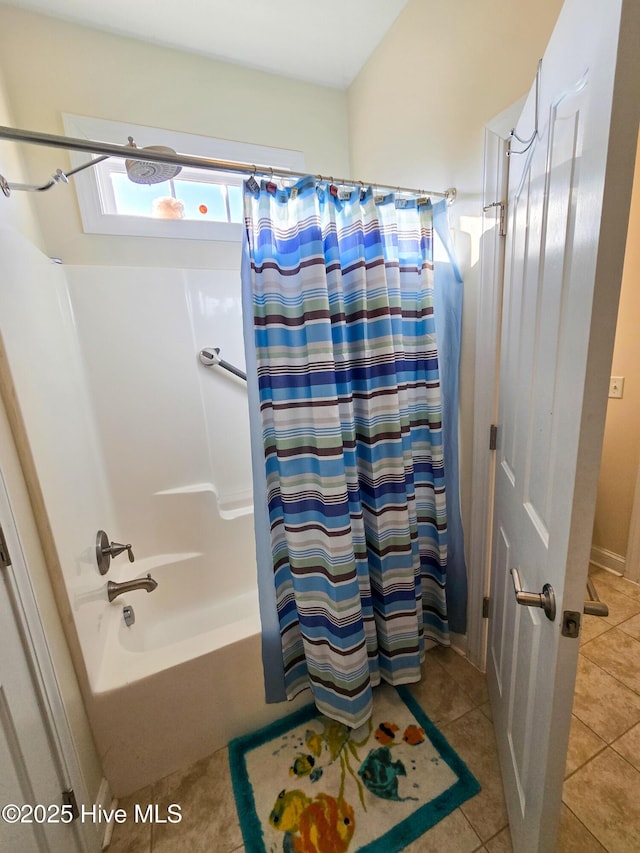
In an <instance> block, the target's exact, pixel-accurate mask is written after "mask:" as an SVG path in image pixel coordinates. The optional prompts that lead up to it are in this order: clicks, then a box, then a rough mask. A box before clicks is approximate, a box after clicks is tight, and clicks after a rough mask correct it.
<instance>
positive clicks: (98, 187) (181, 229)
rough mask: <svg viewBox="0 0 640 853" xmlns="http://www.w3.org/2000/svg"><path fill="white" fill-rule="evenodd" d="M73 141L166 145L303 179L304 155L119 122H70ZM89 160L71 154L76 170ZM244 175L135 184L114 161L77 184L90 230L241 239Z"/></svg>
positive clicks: (191, 173) (190, 172) (202, 173)
mask: <svg viewBox="0 0 640 853" xmlns="http://www.w3.org/2000/svg"><path fill="white" fill-rule="evenodd" d="M64 126H65V132H66V133H67V135H68V136H74V137H80V138H85V139H94V140H96V141H102V142H110V143H114V144H116V145H126V143H127V139H128V137H129V136H132V137H133V138H134V140H135V142H136V145H137V146H138V147H139V148H143V147H145V146H146V145H167V146H169V147H171V148H173V149H174V150H175V151H178V152H179V153H181V154H190V155H193V156H196V157H209V158H212V159H220V160H227V161H229V160H230V161H237V162H240V163H258V164H261V165H269V166H276V167H283V168H286V169H291V170H292V171H296V172H304V168H305V166H304V157H303V155H302V154H301V152H299V151H287V150H285V149H282V148H266V147H264V146H259V145H251V144H249V143H244V142H232V141H229V140H224V139H213V138H210V137H206V136H194V135H192V134H186V133H178V132H174V131H167V130H154V129H153V128H149V127H142V126H139V125H129V124H127V125H125V124H122V123H120V122H111V121H104V120H100V119H91V118H84V117H82V116H72V115H65V116H64ZM90 157H91V155H88V154H83V153H81V152H71V162H72V165H73V166H74V167H75V166H79V165H81V164H82V163H86V162H87V160H89V159H90ZM244 178H245V175H243V174H242V173H237V174H235V173H231V172H212V171H208V170H204V169H191V168H186V167H185V168H183V169H182V170H181V171H180V173H179V174H178V175H176V176H175V177H174V178H173V179H172V180H169V181H165V182H163V183H158V184H136V183H133V182H132V181H130V180H129V178H128V177H127V172H126V168H125V163H124V160H121V159H120V158H117V157H110V158H108V159H106V160H103V161H102V162H101V163H99V164H97V165H96V166H94V167H92V168H91V169H86V170H84V171H83V172H79V173H78V174H77V175H76V176H75V177H74V181H75V186H76V191H77V194H78V203H79V205H80V213H81V216H82V224H83V228H84V231H85V232H86V233H88V234H119V235H123V236H124V235H132V236H141V237H178V238H183V239H194V240H228V241H235V240H240V239H241V236H242V182H243V180H244Z"/></svg>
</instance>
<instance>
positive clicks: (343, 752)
mask: <svg viewBox="0 0 640 853" xmlns="http://www.w3.org/2000/svg"><path fill="white" fill-rule="evenodd" d="M317 722H318V723H319V724H320V725H321V726H322V729H321V730H320V731H318V730H317V729H312V728H309V729H307V731H306V732H305V736H304V742H305V744H306V746H307V749H308V750H309V752H310V753H311V754H310V755H308V756H307V759H313V760H314V764H313V765H312V767H310V771H309V774H308V775H309V779H310V781H311V782H317V781H318V780H319V779H320V778H321V777H322V774H323V766H324V767H327V766H329V765H331V764H333V763H334V762H337V763H338V764H339V766H340V794H339V797H338V799H340V798H341V797H342V795H343V793H344V785H345V780H346V776H347V773H348V774H349V775H350V776H351V777H352V778H353V780H354V781H355V783H356V785H357V786H358V796H359V797H360V802H361V803H362V807H363V808H364V809H365V811H366V806H365V804H364V789H363V787H362V784H361V783H360V780H359V779H358V777H357V775H356V773H355V771H354V769H353V767H352V766H351V762H350V756H352V757H353V758H355V760H356V761H357V762H358V763H360V756H359V755H358V752H357V747H359V746H364V745H365V744H366V742H367V741H368V740H369V737H370V736H371V731H372V728H373V724H372V722H371V719H369V720H368V722H367V726H366V731H364V733H363V738H362V740H359V741H356V740H353V739H352V737H351V735H352V730H351V729H350V728H349V727H348V726H345V725H344V724H343V723H339V722H337V721H336V720H331V719H329V718H327V717H319V718H318V719H317ZM301 756H302V753H298V755H297V759H298V758H300V757H301ZM327 758H328V761H326V763H325V760H326V759H327ZM297 759H296V760H297ZM309 763H310V762H309ZM294 765H295V762H294ZM293 769H294V768H291V770H293ZM297 769H298V770H301V769H303V765H302V763H301V764H300V765H297ZM291 770H290V773H291ZM294 775H298V776H300V775H302V774H301V773H295V772H294Z"/></svg>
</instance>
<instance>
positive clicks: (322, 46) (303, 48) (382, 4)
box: [4, 0, 408, 89]
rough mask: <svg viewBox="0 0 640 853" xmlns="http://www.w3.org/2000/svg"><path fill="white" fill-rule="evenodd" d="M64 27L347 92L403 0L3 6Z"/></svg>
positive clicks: (36, 0)
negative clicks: (121, 37)
mask: <svg viewBox="0 0 640 853" xmlns="http://www.w3.org/2000/svg"><path fill="white" fill-rule="evenodd" d="M4 2H5V3H7V4H8V5H11V6H19V7H21V8H23V9H29V10H32V11H35V12H40V13H42V14H45V15H51V16H53V17H56V18H61V19H63V20H66V21H72V22H74V23H78V24H83V25H86V26H89V27H94V28H96V29H100V30H106V31H107V32H112V33H117V34H119V35H124V36H131V37H133V38H138V39H142V40H144V41H148V42H152V43H154V44H159V45H164V46H167V47H174V48H178V49H181V50H186V51H190V52H193V53H198V54H202V55H204V56H209V57H212V58H215V59H222V60H225V61H229V62H235V63H239V64H241V65H248V66H250V67H252V68H259V69H261V70H263V71H271V72H273V73H276V74H283V75H285V76H287V77H295V78H298V79H300V80H306V81H308V82H312V83H321V84H323V85H325V86H333V87H337V88H341V89H344V88H346V87H347V86H348V85H349V84H350V83H351V82H352V80H353V79H354V77H355V76H356V75H357V73H358V71H359V70H360V69H361V68H362V66H363V65H364V63H365V62H366V60H367V58H368V57H369V55H370V54H371V53H372V51H373V50H374V48H375V47H376V45H378V44H379V42H380V41H381V40H382V38H383V37H384V35H385V33H386V32H387V30H388V29H389V27H390V26H391V25H392V23H393V22H394V20H395V19H396V18H397V16H398V15H399V13H400V12H401V11H402V8H403V7H404V6H405V5H406V3H407V2H408V0H179V2H177V3H176V4H175V5H173V3H169V2H166V0H165V2H162V0H160V2H159V0H4Z"/></svg>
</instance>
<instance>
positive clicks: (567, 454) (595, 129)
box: [488, 0, 640, 853]
mask: <svg viewBox="0 0 640 853" xmlns="http://www.w3.org/2000/svg"><path fill="white" fill-rule="evenodd" d="M633 5H634V6H635V8H634V9H632V8H631V6H632V4H627V3H626V2H624V0H614V2H612V3H607V4H602V3H600V2H598V0H567V2H566V3H565V6H564V8H563V10H562V13H561V15H560V18H559V21H558V25H557V27H556V29H555V31H554V34H553V36H552V39H551V42H550V44H549V47H548V49H547V51H546V53H545V56H544V58H543V60H542V63H541V69H540V77H539V79H538V81H537V86H536V85H534V87H533V89H532V92H531V94H530V96H529V98H528V100H527V102H526V104H525V108H524V111H523V114H522V117H521V119H520V121H519V122H518V126H517V128H516V136H515V137H514V140H513V142H512V154H511V161H510V171H509V200H508V214H509V216H508V231H507V238H506V239H507V245H506V258H505V276H504V302H503V320H502V342H501V364H500V390H499V399H500V402H499V419H498V436H499V442H498V457H497V465H496V478H495V501H494V528H493V531H494V532H493V555H492V568H491V573H492V575H491V577H492V590H491V599H492V608H491V611H492V612H491V625H490V632H489V656H488V678H489V687H490V694H491V699H492V705H493V710H494V720H495V726H496V737H497V740H498V749H499V753H500V759H501V767H502V772H503V780H504V783H505V795H506V799H507V807H508V811H509V819H510V823H511V831H512V836H513V840H514V849H516V850H518V853H528V851H551V850H553V849H554V836H555V828H556V825H557V819H558V815H559V809H560V800H561V792H562V780H563V770H564V757H565V755H566V747H567V741H568V732H569V722H570V716H571V704H572V696H573V688H574V683H575V673H576V664H577V655H578V640H577V639H572V638H567V637H563V636H562V634H561V623H562V611H563V609H567V610H575V611H578V610H579V611H581V610H582V604H583V600H584V589H585V582H586V575H587V569H588V554H589V549H590V543H591V530H592V526H593V513H594V508H595V494H596V485H597V473H598V464H599V463H598V460H599V455H600V449H601V444H602V432H603V428H604V415H605V411H606V401H607V396H606V376H607V375H608V370H609V366H610V362H611V352H612V346H613V336H614V331H615V321H616V313H617V299H618V294H619V287H620V277H621V273H622V258H623V255H624V246H625V237H626V231H627V220H628V203H629V198H630V189H631V182H632V177H633V166H634V157H633V154H634V153H635V148H636V140H637V132H638V93H637V92H636V93H635V94H634V93H633V92H631V90H629V89H628V87H627V84H626V82H625V81H626V80H627V79H638V74H640V69H639V68H638V60H637V50H635V49H629V48H630V47H631V45H633V44H637V43H638V41H639V40H640V20H639V18H640V15H639V13H638V4H637V3H636V4H633ZM623 14H624V15H625V22H626V23H625V26H623V27H620V21H621V16H622V15H623ZM619 38H620V42H621V43H622V49H621V50H620V54H619V58H618V73H617V76H616V57H617V56H618V41H619ZM633 75H635V77H634V76H633ZM621 113H624V114H625V115H626V116H627V119H628V123H627V124H624V125H623V124H620V123H619V122H618V121H617V116H618V114H621ZM612 117H613V118H612ZM612 122H613V124H612ZM614 125H615V131H614V130H610V128H611V127H613V126H614ZM533 131H535V132H533ZM610 132H611V133H612V138H613V139H614V140H615V145H616V152H615V153H613V152H611V154H610V152H609V136H610ZM519 139H520V140H526V141H525V142H520V141H518V140H519ZM621 152H624V156H622V154H621ZM612 193H615V194H617V204H613V203H608V200H609V199H610V198H611V194H612ZM514 567H517V568H518V569H519V572H520V577H521V580H522V584H523V588H524V589H525V590H527V591H530V592H534V593H541V592H542V588H543V585H544V584H545V583H551V584H552V586H553V588H554V591H555V594H556V597H557V605H558V607H557V609H558V615H557V616H556V619H555V621H551V620H550V619H548V618H547V616H546V615H545V613H544V611H543V610H541V609H534V608H529V607H523V606H520V605H518V604H517V603H516V599H515V595H514V589H513V583H512V579H511V574H510V570H511V569H512V568H514Z"/></svg>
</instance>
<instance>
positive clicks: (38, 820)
mask: <svg viewBox="0 0 640 853" xmlns="http://www.w3.org/2000/svg"><path fill="white" fill-rule="evenodd" d="M0 529H1V530H3V531H4V533H5V535H6V539H7V542H8V547H9V549H10V551H9V554H10V556H11V557H13V559H14V560H15V562H14V563H12V562H11V561H9V565H6V566H5V565H4V564H3V563H0V626H2V636H1V641H0V771H1V772H0V806H5V805H7V804H14V805H16V806H24V805H31V806H36V805H40V806H41V807H42V806H45V807H49V806H52V807H53V809H52V810H50V811H49V810H47V811H45V812H44V813H43V812H42V809H40V810H38V811H37V812H34V813H33V814H28V813H26V814H24V817H25V818H27V820H25V821H24V822H22V821H21V822H16V823H11V822H10V821H8V820H0V850H7V851H9V850H11V851H13V850H15V851H20V853H31V851H34V853H36V851H38V853H45V851H50V853H72V851H76V850H81V849H85V847H84V846H83V843H82V839H81V837H80V835H79V828H78V822H73V823H67V822H66V821H67V820H68V815H66V814H65V815H61V813H60V811H59V809H58V807H61V806H62V792H63V790H65V789H66V788H68V787H69V780H68V778H67V777H66V774H65V770H64V769H63V767H62V757H61V756H60V755H59V754H58V750H57V748H56V745H55V743H54V737H53V732H52V730H51V726H50V723H49V720H48V717H47V713H46V711H45V707H44V697H43V694H42V692H41V687H40V685H39V683H38V678H37V676H36V673H35V670H36V669H37V667H38V666H39V665H40V662H36V661H35V660H34V659H33V656H32V650H31V648H30V642H29V640H30V637H29V627H28V626H27V625H26V622H25V619H24V613H23V611H22V607H21V604H20V595H19V593H18V585H17V583H16V572H17V571H18V570H19V569H22V570H23V571H26V566H25V564H24V563H23V561H22V553H21V549H20V547H19V545H18V539H17V531H16V528H15V525H14V521H13V516H12V513H11V511H10V508H9V504H8V495H7V493H6V491H5V489H4V482H3V479H2V475H1V472H0ZM7 550H8V549H7ZM44 665H45V666H46V665H47V663H46V662H45V664H44ZM48 818H50V820H48ZM96 841H97V839H96Z"/></svg>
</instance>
